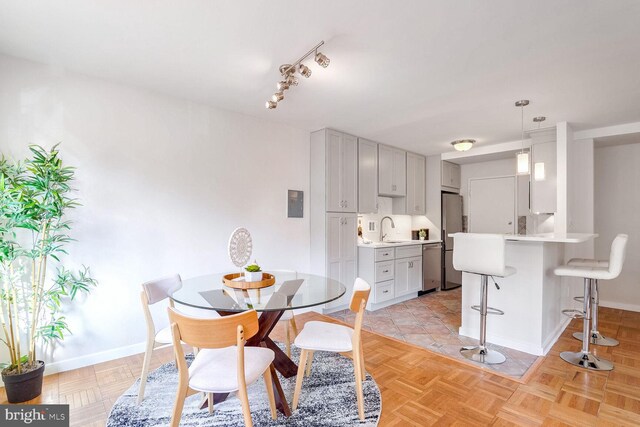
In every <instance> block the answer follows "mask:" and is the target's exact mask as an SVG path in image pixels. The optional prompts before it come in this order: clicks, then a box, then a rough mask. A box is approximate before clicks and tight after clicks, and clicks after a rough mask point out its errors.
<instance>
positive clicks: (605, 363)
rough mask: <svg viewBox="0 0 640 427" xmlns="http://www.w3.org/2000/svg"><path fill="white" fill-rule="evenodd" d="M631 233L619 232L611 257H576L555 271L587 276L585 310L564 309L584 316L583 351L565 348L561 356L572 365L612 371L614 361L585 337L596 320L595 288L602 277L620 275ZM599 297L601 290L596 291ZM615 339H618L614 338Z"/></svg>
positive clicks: (568, 312)
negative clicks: (596, 351)
mask: <svg viewBox="0 0 640 427" xmlns="http://www.w3.org/2000/svg"><path fill="white" fill-rule="evenodd" d="M627 240H628V236H627V235H626V234H619V235H617V236H616V238H615V239H614V240H613V243H612V244H611V252H610V255H609V261H608V262H607V261H598V260H586V259H583V258H579V259H574V260H571V261H573V263H572V264H567V265H563V266H560V267H557V268H556V269H555V270H554V273H555V274H556V275H558V276H565V277H581V278H583V279H584V295H583V309H582V312H578V311H577V310H563V313H565V314H569V315H570V316H571V317H574V318H582V319H583V322H582V338H583V339H582V350H581V351H579V352H572V351H563V352H562V353H560V357H561V358H562V359H563V360H565V361H566V362H569V363H571V364H572V365H576V366H581V367H583V368H586V369H592V370H596V371H610V370H612V369H613V363H611V361H609V360H604V359H600V358H599V357H597V356H595V355H594V354H592V353H591V352H590V351H589V344H590V341H591V339H584V338H585V337H587V336H589V327H590V324H591V320H592V313H593V312H594V311H593V309H592V302H593V299H594V295H593V294H592V290H594V289H597V288H596V282H597V281H598V280H612V279H615V278H616V277H618V276H619V275H620V272H621V271H622V265H623V264H624V259H625V255H626V247H627ZM571 261H569V262H570V263H571ZM596 292H597V290H596ZM595 297H596V300H597V294H596V295H595ZM614 341H615V340H614Z"/></svg>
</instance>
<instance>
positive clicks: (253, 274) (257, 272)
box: [244, 260, 262, 282]
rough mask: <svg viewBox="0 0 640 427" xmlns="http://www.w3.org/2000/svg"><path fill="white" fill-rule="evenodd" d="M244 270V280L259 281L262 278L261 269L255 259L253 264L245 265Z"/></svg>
mask: <svg viewBox="0 0 640 427" xmlns="http://www.w3.org/2000/svg"><path fill="white" fill-rule="evenodd" d="M244 270H245V271H244V281H245V282H259V281H260V280H262V270H261V269H260V266H259V265H258V264H257V263H256V261H255V260H254V261H253V264H249V265H247V266H246V267H245V268H244Z"/></svg>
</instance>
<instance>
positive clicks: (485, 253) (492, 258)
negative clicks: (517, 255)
mask: <svg viewBox="0 0 640 427" xmlns="http://www.w3.org/2000/svg"><path fill="white" fill-rule="evenodd" d="M505 242H506V241H505V237H504V235H502V234H481V233H455V234H454V235H453V268H455V269H456V270H459V271H464V272H467V273H475V274H485V275H487V276H499V277H502V276H504V275H505V269H506V264H505V252H506V251H505V246H506V244H505Z"/></svg>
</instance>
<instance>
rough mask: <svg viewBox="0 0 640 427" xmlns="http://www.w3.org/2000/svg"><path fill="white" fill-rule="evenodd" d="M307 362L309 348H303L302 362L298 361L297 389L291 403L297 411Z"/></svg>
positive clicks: (301, 352)
mask: <svg viewBox="0 0 640 427" xmlns="http://www.w3.org/2000/svg"><path fill="white" fill-rule="evenodd" d="M306 363H307V350H305V349H302V351H300V362H299V363H298V376H297V377H296V390H295V392H294V393H293V403H292V404H291V410H292V411H295V410H296V409H297V408H298V399H300V390H301V389H302V380H303V379H304V367H305V365H306Z"/></svg>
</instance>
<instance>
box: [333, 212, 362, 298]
mask: <svg viewBox="0 0 640 427" xmlns="http://www.w3.org/2000/svg"><path fill="white" fill-rule="evenodd" d="M357 233H358V230H357V216H356V215H355V214H339V213H328V214H326V264H327V272H326V275H327V276H328V277H329V278H331V279H334V280H337V281H339V282H340V283H342V284H343V285H344V286H345V287H346V288H347V291H346V292H345V294H344V295H343V296H342V297H341V298H339V299H337V300H335V301H332V302H330V303H328V304H327V306H326V308H328V309H330V308H334V307H340V306H343V305H345V304H348V303H349V299H350V298H351V292H352V291H353V283H354V282H355V280H356V274H357V265H358V264H357V261H358V254H357V238H358V237H357Z"/></svg>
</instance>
